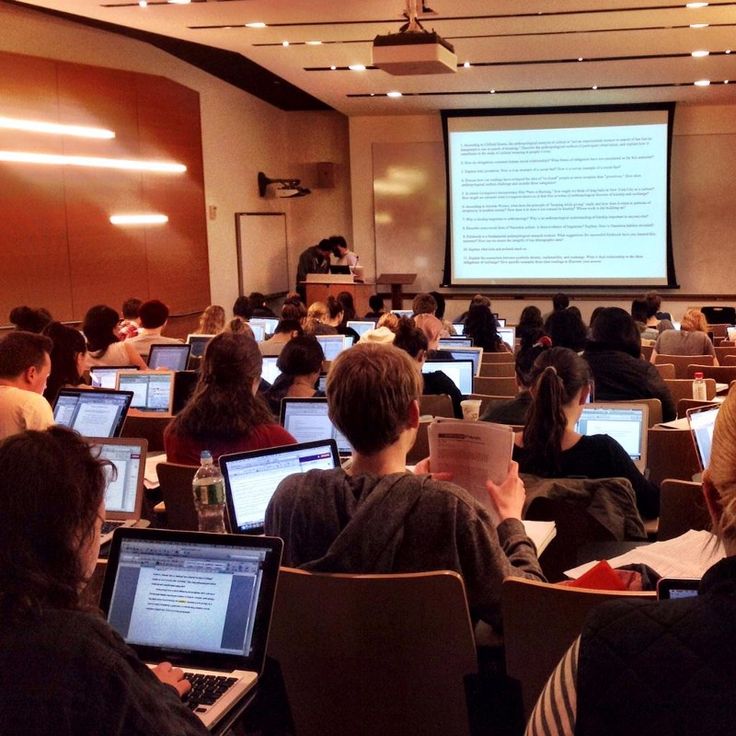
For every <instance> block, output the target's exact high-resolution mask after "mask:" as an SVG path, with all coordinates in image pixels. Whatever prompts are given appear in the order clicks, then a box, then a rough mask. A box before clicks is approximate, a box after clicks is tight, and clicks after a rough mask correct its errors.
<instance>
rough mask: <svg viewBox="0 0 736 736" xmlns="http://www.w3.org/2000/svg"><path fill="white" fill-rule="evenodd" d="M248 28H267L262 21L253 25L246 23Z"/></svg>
mask: <svg viewBox="0 0 736 736" xmlns="http://www.w3.org/2000/svg"><path fill="white" fill-rule="evenodd" d="M245 27H246V28H265V27H266V24H265V23H263V22H261V21H260V20H257V21H254V22H253V23H246V24H245Z"/></svg>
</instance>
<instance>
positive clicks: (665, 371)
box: [655, 362, 677, 378]
mask: <svg viewBox="0 0 736 736" xmlns="http://www.w3.org/2000/svg"><path fill="white" fill-rule="evenodd" d="M655 368H656V369H657V372H658V373H659V375H660V376H662V378H677V376H676V375H675V366H674V364H673V363H659V362H657V363H656V364H655Z"/></svg>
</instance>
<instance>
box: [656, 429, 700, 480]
mask: <svg viewBox="0 0 736 736" xmlns="http://www.w3.org/2000/svg"><path fill="white" fill-rule="evenodd" d="M647 439H648V449H647V465H648V466H649V480H651V481H652V483H654V484H655V485H657V486H658V485H659V484H660V483H661V482H662V481H663V480H665V478H674V479H676V480H692V479H693V475H695V473H699V472H700V465H699V464H698V457H697V455H696V453H695V445H694V444H693V437H692V433H691V432H690V430H689V429H671V428H668V427H652V428H651V429H650V430H649V432H648V435H647Z"/></svg>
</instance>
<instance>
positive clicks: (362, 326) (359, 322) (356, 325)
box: [345, 319, 376, 337]
mask: <svg viewBox="0 0 736 736" xmlns="http://www.w3.org/2000/svg"><path fill="white" fill-rule="evenodd" d="M345 325H346V327H352V329H354V330H355V331H356V332H357V333H358V334H359V335H360V336H361V337H363V335H364V334H365V333H366V332H368V330H375V329H376V323H375V322H373V321H371V320H368V319H365V320H363V319H349V320H348V321H347V322H346V323H345Z"/></svg>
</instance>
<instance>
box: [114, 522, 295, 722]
mask: <svg viewBox="0 0 736 736" xmlns="http://www.w3.org/2000/svg"><path fill="white" fill-rule="evenodd" d="M282 549H283V542H282V541H281V540H280V539H277V538H274V537H255V536H245V535H238V536H236V535H233V534H204V533H202V532H186V531H176V530H167V529H138V528H123V529H118V530H116V532H115V534H114V535H113V540H112V547H111V550H110V558H109V561H108V564H107V571H106V573H105V581H104V583H103V587H102V596H101V601H100V607H101V608H102V611H103V613H104V615H105V618H106V619H107V622H108V623H109V624H110V625H111V626H112V627H113V628H114V629H115V630H116V631H117V632H118V634H120V636H122V637H123V639H124V640H125V643H126V644H128V646H130V647H132V648H133V649H134V650H135V651H136V653H137V654H138V656H139V657H140V658H141V659H142V660H143V661H144V662H146V664H148V665H149V667H153V666H155V665H156V664H158V663H159V662H163V661H169V662H171V663H172V664H173V665H174V666H176V667H181V668H182V669H184V670H185V676H186V677H187V679H189V680H190V681H191V682H192V691H191V692H190V694H189V696H188V698H187V700H186V702H187V704H188V705H189V707H190V708H191V710H192V711H193V712H194V714H195V715H196V716H198V717H199V719H200V720H201V721H202V723H203V724H204V725H205V726H206V727H207V728H212V727H213V726H214V725H215V724H218V723H221V724H222V725H223V726H225V725H227V724H228V719H229V718H230V719H234V718H235V717H236V716H237V715H238V713H239V709H238V707H237V706H238V704H239V703H240V702H241V701H242V699H243V698H244V697H245V695H246V694H247V693H248V692H249V691H250V690H251V689H252V688H253V686H254V685H255V683H256V682H257V680H258V677H259V675H260V674H261V672H262V671H263V663H264V659H265V655H266V644H267V642H268V631H269V628H270V625H271V611H272V609H273V600H274V595H275V593H276V581H277V578H278V572H279V564H280V562H281V553H282ZM195 675H200V676H201V677H198V678H195V677H194V676H195ZM203 686H205V687H207V686H209V687H213V688H215V693H212V692H210V694H209V695H205V694H203V693H202V692H201V691H202V688H203Z"/></svg>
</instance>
